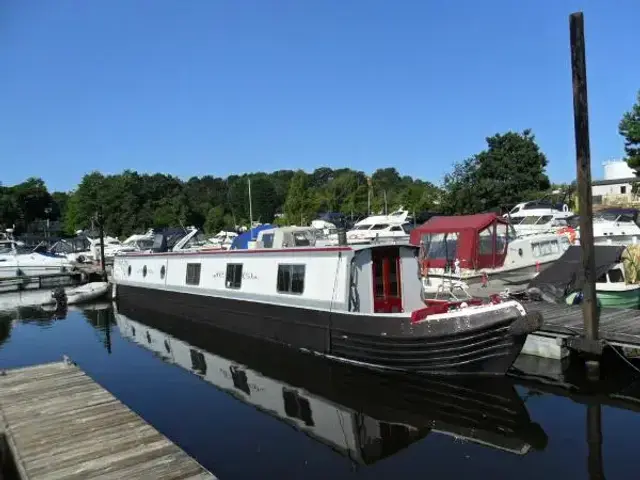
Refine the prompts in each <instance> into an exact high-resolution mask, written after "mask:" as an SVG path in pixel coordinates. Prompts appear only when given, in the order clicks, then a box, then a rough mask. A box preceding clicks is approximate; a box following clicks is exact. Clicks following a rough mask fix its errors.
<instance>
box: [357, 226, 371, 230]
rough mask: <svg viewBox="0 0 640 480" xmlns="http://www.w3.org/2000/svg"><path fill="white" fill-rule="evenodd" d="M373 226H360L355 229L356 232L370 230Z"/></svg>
mask: <svg viewBox="0 0 640 480" xmlns="http://www.w3.org/2000/svg"><path fill="white" fill-rule="evenodd" d="M370 227H371V225H358V226H357V227H353V229H354V230H369V228H370Z"/></svg>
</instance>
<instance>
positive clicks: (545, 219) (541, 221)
mask: <svg viewBox="0 0 640 480" xmlns="http://www.w3.org/2000/svg"><path fill="white" fill-rule="evenodd" d="M551 220H553V215H543V216H542V217H540V218H539V219H538V221H537V222H536V223H537V224H539V225H542V224H545V223H549V222H550V221H551Z"/></svg>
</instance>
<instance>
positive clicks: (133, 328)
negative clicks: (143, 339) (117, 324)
mask: <svg viewBox="0 0 640 480" xmlns="http://www.w3.org/2000/svg"><path fill="white" fill-rule="evenodd" d="M129 268H131V267H129ZM131 335H132V336H134V337H135V336H136V327H131Z"/></svg>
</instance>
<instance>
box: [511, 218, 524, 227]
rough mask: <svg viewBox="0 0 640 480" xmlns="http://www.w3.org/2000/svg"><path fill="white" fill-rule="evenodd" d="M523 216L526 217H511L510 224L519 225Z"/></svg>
mask: <svg viewBox="0 0 640 480" xmlns="http://www.w3.org/2000/svg"><path fill="white" fill-rule="evenodd" d="M525 218H527V217H511V218H510V220H511V225H520V224H521V223H522V221H523V220H524V219H525Z"/></svg>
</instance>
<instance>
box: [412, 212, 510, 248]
mask: <svg viewBox="0 0 640 480" xmlns="http://www.w3.org/2000/svg"><path fill="white" fill-rule="evenodd" d="M494 223H495V224H498V223H501V224H504V225H507V224H508V222H507V220H506V219H504V218H502V217H499V216H498V215H496V214H495V213H478V214H476V215H454V216H450V217H444V216H439V217H432V218H431V219H429V220H428V221H427V222H426V223H424V224H422V225H420V226H419V227H416V228H414V229H413V231H412V232H411V243H413V244H414V245H417V244H418V243H420V238H421V237H422V235H423V234H425V233H453V232H462V231H463V230H475V231H478V232H479V231H480V230H484V229H485V228H487V227H488V226H490V225H493V224H494ZM414 240H415V241H414Z"/></svg>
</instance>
